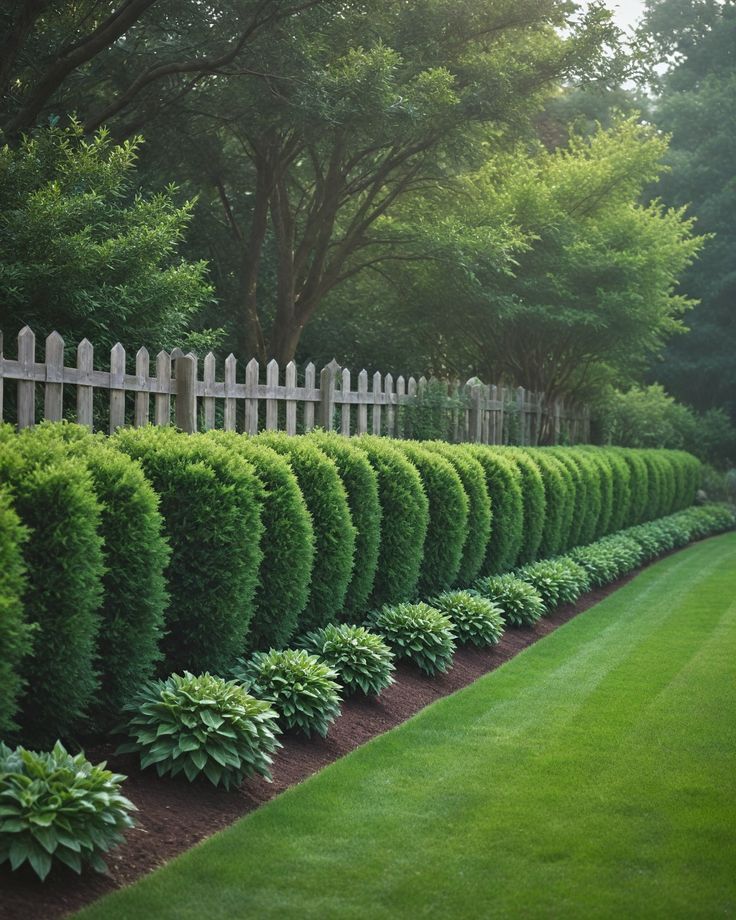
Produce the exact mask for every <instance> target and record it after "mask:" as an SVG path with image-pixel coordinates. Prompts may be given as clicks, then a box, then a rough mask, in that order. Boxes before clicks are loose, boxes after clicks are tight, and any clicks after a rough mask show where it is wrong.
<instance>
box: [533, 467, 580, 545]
mask: <svg viewBox="0 0 736 920" xmlns="http://www.w3.org/2000/svg"><path fill="white" fill-rule="evenodd" d="M527 453H528V454H529V456H530V457H531V458H532V460H533V461H534V463H535V464H536V466H537V469H538V470H539V473H540V475H541V477H542V484H543V487H544V509H545V513H544V522H543V528H542V540H541V542H540V544H539V550H538V555H539V556H540V557H542V558H547V557H549V556H555V555H556V554H557V553H558V552H559V551H560V549H561V547H562V544H563V539H564V538H566V537H567V530H568V529H569V526H570V525H569V523H568V509H570V512H571V511H572V506H571V501H570V495H569V491H568V488H569V479H568V477H569V473H568V472H567V470H566V469H565V468H564V467H563V465H562V464H561V463H560V462H559V461H558V460H557V459H556V458H555V457H553V456H552V455H551V454H549V453H547V452H546V451H543V450H539V449H537V450H534V449H531V450H528V451H527ZM570 478H571V477H570Z"/></svg>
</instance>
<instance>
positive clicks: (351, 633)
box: [297, 623, 394, 696]
mask: <svg viewBox="0 0 736 920" xmlns="http://www.w3.org/2000/svg"><path fill="white" fill-rule="evenodd" d="M297 644H298V645H299V646H300V647H301V648H304V649H306V650H307V651H308V652H311V653H312V654H313V655H317V656H318V657H319V658H321V659H322V661H324V662H325V664H328V665H329V666H330V667H331V668H333V669H334V670H335V671H337V675H338V677H339V679H340V683H341V684H342V685H343V687H344V688H345V692H346V693H357V692H358V691H361V692H362V693H364V694H365V695H366V696H371V695H377V694H379V693H380V692H381V691H382V690H385V689H386V687H388V686H390V685H391V684H392V683H393V682H394V679H393V677H392V672H393V670H394V656H393V652H392V651H391V649H390V648H389V647H388V645H386V643H385V642H384V641H383V639H382V638H381V637H380V636H379V635H376V633H373V632H370V631H369V630H367V629H365V628H364V627H363V626H351V625H349V624H347V623H342V624H340V625H339V626H325V627H324V628H322V629H318V630H316V631H315V632H310V633H307V634H306V635H305V636H302V638H301V639H300V640H299V641H298V643H297Z"/></svg>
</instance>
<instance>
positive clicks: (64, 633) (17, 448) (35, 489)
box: [0, 426, 104, 746]
mask: <svg viewBox="0 0 736 920" xmlns="http://www.w3.org/2000/svg"><path fill="white" fill-rule="evenodd" d="M0 479H1V480H2V481H3V483H4V484H5V485H6V487H7V488H8V489H9V490H10V493H11V495H12V501H13V508H14V510H15V512H16V514H17V515H18V517H19V518H20V520H21V523H22V524H23V525H24V526H25V527H27V528H28V540H27V542H26V543H25V544H24V547H23V563H24V565H25V568H26V572H27V588H26V591H25V594H24V599H23V604H24V608H25V615H26V620H27V622H28V623H29V624H33V625H34V630H35V632H34V637H33V640H34V644H33V654H32V655H26V656H25V657H24V658H23V660H22V661H21V662H20V665H19V669H18V673H19V677H20V679H21V681H22V682H23V683H24V684H25V688H24V691H23V693H22V694H21V697H20V700H19V711H18V715H17V717H16V720H15V721H16V722H17V723H18V725H20V727H21V736H22V738H23V739H24V740H26V741H28V742H30V743H32V744H37V745H39V746H43V745H45V744H47V743H50V742H51V740H52V739H54V738H56V737H59V736H60V737H62V738H63V737H68V736H69V735H71V734H72V732H73V731H74V730H75V729H77V728H78V727H79V726H80V725H81V724H82V722H83V720H84V719H85V717H86V716H87V713H88V709H89V706H90V704H91V703H92V702H93V700H94V697H95V693H96V691H97V688H98V679H97V674H96V671H95V667H94V658H95V643H96V639H97V633H98V630H99V623H100V621H99V614H98V610H99V607H100V603H101V600H102V576H103V573H104V569H103V564H102V540H101V537H100V534H99V525H100V509H99V505H98V503H97V499H96V497H95V491H94V485H93V483H92V478H91V476H90V473H89V470H88V469H87V466H86V464H85V463H84V461H83V460H81V459H80V458H78V457H72V456H69V455H68V451H67V450H66V448H65V446H64V445H63V444H61V443H60V442H59V441H58V440H56V439H50V438H48V437H45V436H38V435H37V433H36V429H26V430H25V431H23V432H21V433H20V434H15V433H13V431H12V429H10V428H9V426H4V427H2V428H0Z"/></svg>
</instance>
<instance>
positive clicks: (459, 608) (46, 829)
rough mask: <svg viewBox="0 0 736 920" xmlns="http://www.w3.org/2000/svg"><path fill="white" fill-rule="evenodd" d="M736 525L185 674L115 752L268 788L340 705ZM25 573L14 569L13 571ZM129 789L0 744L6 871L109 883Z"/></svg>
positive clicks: (676, 533)
mask: <svg viewBox="0 0 736 920" xmlns="http://www.w3.org/2000/svg"><path fill="white" fill-rule="evenodd" d="M348 459H349V458H348ZM549 468H552V469H554V465H551V467H549ZM543 478H544V475H543ZM0 507H3V506H2V505H1V504H0ZM563 507H564V506H563ZM6 511H7V507H6ZM2 521H3V518H2V517H0V522H2ZM735 525H736V514H735V513H734V510H733V509H730V508H728V507H725V506H705V507H698V508H689V509H687V510H684V511H680V512H678V513H676V514H673V515H670V516H668V517H665V518H660V519H657V520H655V521H652V522H649V523H647V524H638V525H635V526H633V527H630V528H628V529H627V530H623V531H620V532H619V533H616V534H613V535H609V536H605V537H603V538H602V539H600V540H598V541H596V542H594V543H590V544H587V545H586V546H582V547H578V548H577V549H575V550H573V552H572V553H571V554H568V555H558V556H555V557H552V558H549V559H544V560H540V561H537V562H533V563H528V564H527V565H525V566H523V567H521V568H520V569H517V570H516V571H515V573H514V574H511V573H505V574H503V575H491V576H486V577H483V578H480V579H479V580H478V581H477V582H476V585H475V589H474V590H460V591H447V592H443V593H442V594H441V595H438V596H437V597H435V598H433V599H431V600H430V601H429V602H427V603H424V602H419V603H402V604H397V605H393V606H385V607H383V608H381V609H380V610H377V611H374V612H373V613H372V614H371V615H370V616H369V618H368V626H369V628H368V629H366V628H365V627H364V626H358V625H348V624H330V625H327V626H325V627H323V628H321V629H318V630H315V631H312V632H309V633H307V634H306V635H303V636H301V637H300V638H298V639H297V640H296V641H295V643H294V645H295V646H297V647H295V648H286V649H271V650H270V651H268V652H262V651H257V652H255V653H253V654H252V655H251V656H250V657H249V658H247V659H241V660H239V661H237V662H236V664H235V665H234V667H233V668H232V669H231V670H230V672H229V673H228V674H226V675H223V676H215V675H212V674H209V673H204V674H200V675H194V674H190V673H188V672H185V673H184V674H171V675H169V676H168V677H167V678H166V679H165V680H157V681H147V682H146V683H145V684H144V685H143V686H142V687H141V688H140V689H139V690H138V691H137V692H135V693H134V694H132V695H131V698H130V699H129V701H128V702H127V703H126V704H125V706H124V707H123V720H122V724H121V726H120V727H119V729H118V730H119V731H121V732H123V733H124V734H125V736H126V740H125V741H124V743H123V744H122V745H121V746H120V747H119V749H118V750H119V752H129V753H134V754H137V755H138V756H139V759H140V766H141V768H142V769H148V768H155V769H156V771H157V773H158V775H159V776H160V777H165V776H178V775H180V774H181V775H183V776H185V777H186V779H188V780H189V781H190V782H193V781H195V780H196V779H198V778H199V777H202V776H204V777H206V778H207V779H208V780H209V781H210V782H211V783H212V784H213V785H215V786H223V787H225V788H226V789H229V788H232V787H237V786H239V785H240V784H241V783H242V782H243V780H244V779H245V778H246V777H248V776H251V775H253V774H258V775H261V776H264V777H266V778H269V779H270V767H271V763H272V755H273V754H274V752H275V751H276V750H277V749H278V748H279V747H280V746H281V745H280V742H279V740H278V734H279V733H280V732H282V731H294V732H300V733H301V734H304V735H306V736H310V735H312V734H313V733H316V734H318V735H321V736H325V735H327V734H328V732H329V730H330V726H331V724H332V722H333V721H334V720H335V719H336V718H337V716H338V715H339V714H340V710H341V703H342V699H343V698H344V697H347V696H350V695H352V694H358V693H362V694H364V695H365V696H377V695H379V694H380V693H382V691H383V690H384V689H385V688H386V687H388V686H390V685H391V683H393V672H394V670H395V664H396V662H397V661H400V660H403V661H406V662H408V663H410V664H411V665H413V666H415V667H416V668H418V669H419V670H421V671H423V672H424V673H425V674H427V675H429V676H433V675H436V674H438V673H442V672H444V671H446V670H447V669H448V668H450V667H451V666H452V662H453V657H454V653H455V649H456V646H457V645H459V644H473V645H476V646H479V647H487V646H492V645H495V644H496V643H498V642H499V641H500V639H501V636H502V634H503V631H504V628H505V626H506V625H509V626H511V627H513V626H514V625H515V626H528V625H533V624H534V623H535V622H536V621H537V620H538V619H539V618H540V617H542V616H548V615H550V614H552V613H553V612H554V611H555V609H556V608H557V607H558V606H559V605H561V604H569V603H573V602H574V601H576V600H577V599H578V598H579V597H580V595H581V594H582V593H583V592H585V591H588V590H590V588H591V586H592V585H597V586H599V585H604V584H607V583H609V582H612V581H614V580H615V579H617V578H619V577H620V576H622V575H624V574H625V573H627V572H629V571H631V570H632V569H634V568H635V567H636V566H638V565H640V564H641V563H642V561H644V560H646V559H648V558H652V557H654V556H656V555H660V554H661V553H663V552H665V551H667V550H670V549H673V548H675V547H677V546H683V545H685V544H686V543H688V542H689V541H690V540H692V539H694V538H696V537H702V536H706V535H709V534H711V533H717V532H720V531H722V530H727V529H731V528H733V527H734V526H735ZM19 526H20V525H19V523H18V519H17V517H15V519H12V518H11V519H10V528H11V531H12V530H13V529H16V530H17V529H18V527H19ZM550 532H551V531H548V535H549V533H550ZM542 539H543V540H544V539H545V537H544V535H543V537H542ZM9 545H13V544H9ZM18 565H19V563H18V561H17V559H16V562H15V563H14V567H15V570H16V571H18ZM124 780H125V777H124V776H120V775H117V774H113V773H110V772H109V771H107V770H106V769H105V765H104V764H101V765H98V766H94V765H93V764H92V763H91V762H90V761H88V760H87V759H86V758H85V757H84V755H83V754H77V755H76V756H72V755H70V754H68V753H67V751H66V750H65V748H64V747H63V746H62V745H61V744H60V743H58V742H57V744H56V745H55V746H54V749H53V750H52V751H51V752H50V753H36V752H33V751H28V750H24V749H23V748H17V749H16V750H11V749H10V748H8V747H6V746H5V745H3V744H2V743H0V798H1V799H2V802H3V808H2V809H0V866H2V864H3V863H5V862H9V863H10V865H11V868H12V869H18V868H20V867H23V866H24V865H25V863H28V864H29V865H30V868H31V869H32V870H33V871H34V872H35V873H36V874H37V876H38V877H39V878H41V879H42V880H43V879H44V878H45V877H46V876H47V874H48V873H49V872H50V871H52V869H54V868H55V867H56V866H60V865H64V866H67V867H69V868H71V869H73V870H75V871H76V872H78V873H79V872H81V871H82V870H83V868H85V867H86V866H90V867H91V868H93V869H96V870H98V871H105V869H106V866H105V863H104V859H103V857H104V856H105V854H106V852H107V850H108V849H110V848H111V847H113V846H116V845H117V844H119V843H120V842H121V841H122V839H123V833H124V832H125V831H126V830H127V829H128V828H130V827H132V826H133V824H134V818H133V814H132V813H133V812H134V811H135V807H134V806H133V804H132V803H131V802H130V801H129V800H128V799H126V798H125V797H124V796H123V795H122V791H121V783H122V781H124Z"/></svg>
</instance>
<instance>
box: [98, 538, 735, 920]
mask: <svg viewBox="0 0 736 920" xmlns="http://www.w3.org/2000/svg"><path fill="white" fill-rule="evenodd" d="M734 661H736V534H729V535H726V536H723V537H718V538H716V539H712V540H707V541H704V542H702V543H698V544H696V545H694V546H692V547H690V548H688V549H687V550H684V551H683V552H681V553H678V554H675V555H673V556H670V557H668V558H667V559H665V560H663V561H661V562H659V563H657V564H656V565H654V566H652V567H650V568H649V569H647V570H646V571H644V572H643V573H642V574H640V575H639V576H638V577H637V578H636V579H634V580H633V581H632V582H630V583H629V584H628V585H626V586H625V587H624V588H622V589H621V590H619V591H617V592H616V593H615V594H613V595H610V596H609V597H608V598H606V600H604V601H603V602H601V603H600V604H598V605H597V606H596V607H593V608H591V609H590V610H589V611H587V612H586V613H584V614H581V615H580V616H578V617H576V618H575V619H574V620H572V621H570V622H569V623H568V624H567V625H565V626H564V627H562V628H560V629H558V630H557V631H555V632H554V633H552V634H551V635H549V636H548V637H547V638H545V639H544V640H542V641H540V642H538V643H537V644H535V645H533V646H531V647H530V648H529V649H527V650H526V651H524V652H523V653H522V654H520V655H518V656H517V657H516V658H514V659H512V660H511V661H510V662H508V663H507V664H505V665H504V666H503V667H501V668H499V669H498V670H496V671H494V672H492V673H490V674H488V675H487V676H485V677H483V678H481V679H480V680H479V681H477V682H476V683H475V684H473V685H471V686H470V687H468V688H466V689H464V690H462V691H460V692H458V693H456V694H454V695H453V696H451V697H447V698H446V699H444V700H440V701H439V702H437V703H435V704H433V705H432V706H430V707H428V708H427V709H425V710H423V711H422V712H421V713H419V714H418V715H417V716H415V717H414V718H413V719H411V720H410V721H409V722H407V723H405V724H404V725H402V726H399V727H398V728H396V729H394V730H393V731H391V732H389V733H388V734H386V735H382V736H381V737H379V738H377V739H375V740H374V741H372V742H370V743H369V744H367V745H365V746H364V747H362V748H359V749H358V750H357V751H355V752H353V753H352V754H350V755H348V756H347V757H345V758H343V759H342V760H340V761H338V762H336V763H335V764H333V765H332V766H330V767H327V768H326V769H325V770H323V771H322V772H321V773H319V774H317V775H316V776H314V777H313V778H311V779H310V780H308V781H307V782H305V783H303V784H301V785H300V786H297V787H295V788H293V789H291V790H289V791H287V792H286V793H284V794H283V795H281V796H280V797H278V798H277V799H274V800H273V801H272V802H270V803H269V804H267V805H265V806H263V807H262V808H261V809H259V810H258V811H256V812H253V813H252V814H251V815H249V816H247V817H246V818H244V819H243V820H241V821H239V822H238V823H237V824H235V825H233V827H231V828H229V829H228V830H226V831H223V832H222V833H219V834H217V835H215V837H213V838H211V839H210V840H208V841H206V842H204V843H203V844H200V845H199V846H197V847H195V848H194V849H193V850H191V851H189V852H188V853H186V854H184V855H182V856H181V857H179V858H177V859H176V860H174V861H173V862H172V863H170V864H169V865H168V866H166V867H165V868H164V869H162V870H159V871H157V872H155V873H153V874H152V875H150V876H148V877H147V878H145V879H143V880H141V881H140V882H139V883H137V884H136V885H134V886H132V887H131V888H128V889H125V890H123V891H120V892H117V893H115V894H113V895H112V896H110V897H107V898H105V899H104V900H102V901H100V902H98V903H97V904H95V905H92V906H91V907H90V908H88V909H87V910H85V911H84V912H83V913H82V914H81V915H80V916H82V917H84V918H85V920H93V918H99V920H123V918H129V920H134V918H135V920H138V918H141V917H151V918H153V917H155V918H176V920H188V918H198V920H199V918H203V917H206V918H208V920H219V918H223V920H224V918H228V920H232V918H241V917H242V918H259V920H260V918H269V917H279V918H292V917H293V918H297V917H299V918H320V920H325V918H340V920H350V918H368V917H369V918H371V920H384V918H385V920H389V918H396V917H412V918H415V917H442V918H452V920H455V918H466V917H467V918H471V917H472V918H475V917H478V918H481V917H483V918H485V917H509V918H517V917H524V918H527V917H555V918H558V917H565V918H571V917H573V918H577V917H580V918H590V917H624V916H625V917H627V918H628V917H647V918H650V917H654V918H657V917H662V918H665V917H667V918H672V917H713V916H732V915H734V914H736V872H735V871H734V869H735V867H736V833H735V831H734V828H736V757H735V755H736V719H735V718H734V712H736V680H735V679H734V678H735V675H734V671H735V668H734Z"/></svg>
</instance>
